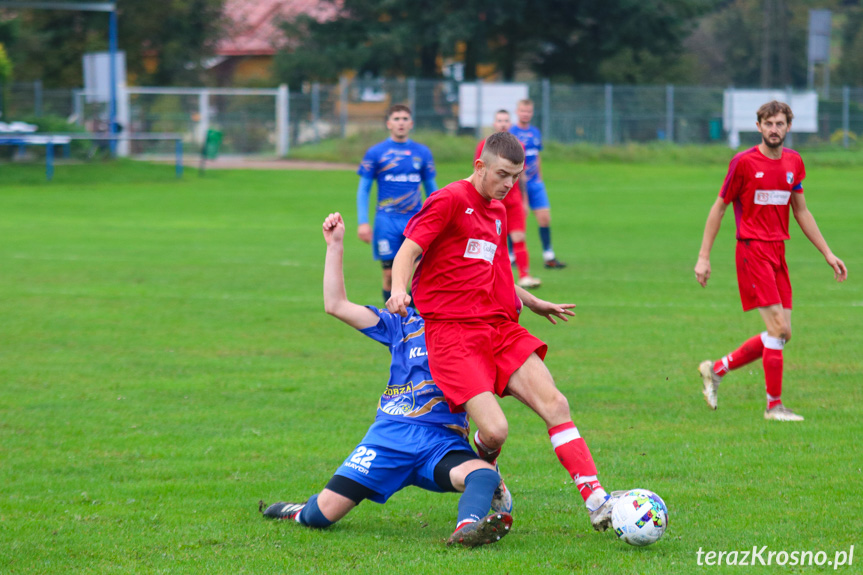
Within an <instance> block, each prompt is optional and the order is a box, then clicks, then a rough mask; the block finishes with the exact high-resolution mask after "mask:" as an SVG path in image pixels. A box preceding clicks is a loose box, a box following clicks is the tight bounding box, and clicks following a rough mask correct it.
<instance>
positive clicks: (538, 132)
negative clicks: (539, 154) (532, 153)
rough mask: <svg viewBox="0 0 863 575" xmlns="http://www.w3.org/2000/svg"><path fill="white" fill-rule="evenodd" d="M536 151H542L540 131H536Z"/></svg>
mask: <svg viewBox="0 0 863 575" xmlns="http://www.w3.org/2000/svg"><path fill="white" fill-rule="evenodd" d="M536 149H537V150H540V151H541V150H542V133H541V132H540V131H539V130H538V129H537V130H536Z"/></svg>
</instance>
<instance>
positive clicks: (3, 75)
mask: <svg viewBox="0 0 863 575" xmlns="http://www.w3.org/2000/svg"><path fill="white" fill-rule="evenodd" d="M11 79H12V60H10V59H9V56H8V55H7V54H6V48H5V46H3V43H2V42H0V85H2V84H5V83H7V82H8V81H9V80H11Z"/></svg>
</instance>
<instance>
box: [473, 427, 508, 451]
mask: <svg viewBox="0 0 863 575" xmlns="http://www.w3.org/2000/svg"><path fill="white" fill-rule="evenodd" d="M507 435H509V425H508V424H507V422H506V421H505V420H504V421H503V422H502V423H501V422H495V423H491V424H486V425H485V426H484V427H483V428H482V429H480V430H479V436H480V439H482V442H483V443H484V444H485V445H486V446H487V447H488V448H489V449H492V450H495V449H500V448H501V447H503V444H504V442H505V441H506V438H507Z"/></svg>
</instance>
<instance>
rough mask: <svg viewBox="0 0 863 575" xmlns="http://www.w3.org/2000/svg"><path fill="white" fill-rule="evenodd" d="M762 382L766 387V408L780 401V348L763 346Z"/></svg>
mask: <svg viewBox="0 0 863 575" xmlns="http://www.w3.org/2000/svg"><path fill="white" fill-rule="evenodd" d="M761 362H762V363H763V364H764V382H765V384H766V385H765V387H766V388H767V409H772V408H773V407H774V406H775V405H777V404H779V403H782V399H781V396H782V350H781V349H771V348H768V347H765V348H764V355H763V356H762V359H761Z"/></svg>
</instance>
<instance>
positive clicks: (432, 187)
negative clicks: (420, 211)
mask: <svg viewBox="0 0 863 575" xmlns="http://www.w3.org/2000/svg"><path fill="white" fill-rule="evenodd" d="M423 187H424V188H425V190H426V197H429V196H430V195H432V194H433V193H435V192H436V191H437V182H435V181H434V178H428V179H426V180H423Z"/></svg>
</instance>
